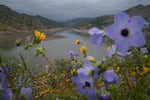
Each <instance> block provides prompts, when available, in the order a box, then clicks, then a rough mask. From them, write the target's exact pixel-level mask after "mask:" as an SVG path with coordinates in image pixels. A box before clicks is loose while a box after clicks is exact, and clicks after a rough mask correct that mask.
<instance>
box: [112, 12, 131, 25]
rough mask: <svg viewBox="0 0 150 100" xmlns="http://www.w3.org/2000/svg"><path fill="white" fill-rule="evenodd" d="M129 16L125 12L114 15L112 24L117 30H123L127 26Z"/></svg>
mask: <svg viewBox="0 0 150 100" xmlns="http://www.w3.org/2000/svg"><path fill="white" fill-rule="evenodd" d="M128 21H129V16H128V15H127V14H126V13H125V12H120V13H117V14H116V15H115V18H114V23H115V25H116V26H117V27H118V28H123V27H125V26H126V25H127V24H128Z"/></svg>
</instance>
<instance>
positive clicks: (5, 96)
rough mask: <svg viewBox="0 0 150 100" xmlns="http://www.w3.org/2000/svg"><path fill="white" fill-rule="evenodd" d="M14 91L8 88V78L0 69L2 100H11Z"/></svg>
mask: <svg viewBox="0 0 150 100" xmlns="http://www.w3.org/2000/svg"><path fill="white" fill-rule="evenodd" d="M11 97H12V91H11V89H9V88H7V86H6V76H5V74H4V72H3V69H2V68H1V67H0V100H11Z"/></svg>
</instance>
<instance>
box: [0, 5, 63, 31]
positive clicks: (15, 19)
mask: <svg viewBox="0 0 150 100" xmlns="http://www.w3.org/2000/svg"><path fill="white" fill-rule="evenodd" d="M61 26H62V25H61V24H60V23H57V22H55V21H53V20H49V19H46V18H44V17H42V16H38V15H37V16H30V15H27V14H20V13H18V12H16V11H14V10H12V9H10V8H9V7H7V6H5V5H0V31H18V30H32V29H48V28H54V27H61Z"/></svg>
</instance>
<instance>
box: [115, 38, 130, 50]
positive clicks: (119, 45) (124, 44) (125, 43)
mask: <svg viewBox="0 0 150 100" xmlns="http://www.w3.org/2000/svg"><path fill="white" fill-rule="evenodd" d="M129 48H130V40H127V39H120V40H119V41H116V49H117V51H118V52H120V53H125V52H127V51H128V50H129Z"/></svg>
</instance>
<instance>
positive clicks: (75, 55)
mask: <svg viewBox="0 0 150 100" xmlns="http://www.w3.org/2000/svg"><path fill="white" fill-rule="evenodd" d="M67 57H68V59H70V60H72V61H75V62H76V61H77V60H78V58H79V53H78V52H77V51H74V50H69V51H68V52H67Z"/></svg>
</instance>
